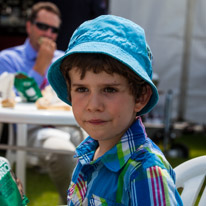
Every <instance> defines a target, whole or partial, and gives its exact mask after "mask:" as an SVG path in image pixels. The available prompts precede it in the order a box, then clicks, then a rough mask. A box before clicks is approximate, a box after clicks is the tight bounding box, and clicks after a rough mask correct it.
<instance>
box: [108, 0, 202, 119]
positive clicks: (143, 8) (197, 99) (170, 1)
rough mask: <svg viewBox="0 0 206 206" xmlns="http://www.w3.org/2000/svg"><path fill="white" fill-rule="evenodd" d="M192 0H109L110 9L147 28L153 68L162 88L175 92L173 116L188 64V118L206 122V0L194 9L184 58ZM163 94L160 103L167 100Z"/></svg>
mask: <svg viewBox="0 0 206 206" xmlns="http://www.w3.org/2000/svg"><path fill="white" fill-rule="evenodd" d="M188 1H189V0H181V1H180V0H155V1H154V0H110V13H111V14H114V15H118V16H123V17H125V18H128V19H131V20H133V21H134V22H136V23H137V24H139V25H140V26H142V27H143V28H144V29H145V33H146V38H147V41H148V44H149V45H150V47H151V50H152V53H153V56H154V61H153V69H154V72H155V73H157V74H158V75H159V77H160V83H159V90H160V91H161V92H163V93H164V94H165V93H166V92H167V91H168V90H169V89H172V90H173V92H174V100H173V118H177V117H178V113H179V109H178V108H179V95H180V91H181V90H180V86H181V83H180V82H181V78H180V77H181V71H182V67H183V61H188V63H189V65H188V66H187V68H186V69H187V70H188V72H187V74H188V75H189V76H188V80H189V82H188V87H187V94H186V95H187V96H186V103H185V105H184V108H185V115H184V117H185V120H188V121H194V122H198V123H206V13H205V12H204V11H205V9H206V1H205V0H192V1H193V2H195V1H196V2H195V3H196V5H193V7H192V9H193V11H194V13H192V12H191V15H193V16H194V18H192V20H193V23H191V24H190V28H192V32H191V35H192V40H191V41H190V48H191V49H190V50H189V52H190V53H189V55H187V59H185V56H184V55H183V54H184V49H185V47H184V46H185V32H184V31H185V28H186V22H187V20H188V17H187V11H188V7H187V6H188ZM164 98H165V97H164V95H160V102H159V105H160V106H163V104H164Z"/></svg>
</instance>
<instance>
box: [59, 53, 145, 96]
mask: <svg viewBox="0 0 206 206" xmlns="http://www.w3.org/2000/svg"><path fill="white" fill-rule="evenodd" d="M74 67H76V68H77V69H78V70H79V71H80V75H81V77H80V78H81V79H83V78H84V77H85V74H86V72H87V71H93V72H94V73H95V74H98V73H100V72H102V71H104V72H106V73H108V74H113V73H117V74H119V75H121V76H123V77H125V78H126V79H127V80H128V83H129V88H130V92H131V94H132V95H134V97H135V100H138V99H139V97H140V96H142V95H143V94H145V93H146V91H147V87H146V85H149V84H148V83H147V82H145V81H144V80H143V79H141V78H140V77H139V76H137V74H135V73H134V72H133V71H132V70H131V69H130V68H128V67H127V66H126V65H125V64H123V63H121V62H120V61H118V60H116V59H114V58H112V57H110V56H108V55H105V54H99V53H77V54H71V55H69V56H68V57H66V58H65V59H64V60H63V61H62V63H61V65H60V70H61V72H62V74H63V76H64V78H65V81H66V84H67V88H68V98H69V100H71V95H70V88H71V80H70V77H69V71H70V70H71V69H72V68H74Z"/></svg>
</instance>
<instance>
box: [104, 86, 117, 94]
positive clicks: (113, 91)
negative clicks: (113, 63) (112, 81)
mask: <svg viewBox="0 0 206 206" xmlns="http://www.w3.org/2000/svg"><path fill="white" fill-rule="evenodd" d="M104 92H107V93H115V92H117V89H115V88H113V87H106V88H105V89H104Z"/></svg>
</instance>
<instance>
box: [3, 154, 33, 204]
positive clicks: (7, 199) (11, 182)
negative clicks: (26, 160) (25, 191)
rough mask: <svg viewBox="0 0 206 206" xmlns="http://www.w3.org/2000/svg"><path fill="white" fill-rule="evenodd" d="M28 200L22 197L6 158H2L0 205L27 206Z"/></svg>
mask: <svg viewBox="0 0 206 206" xmlns="http://www.w3.org/2000/svg"><path fill="white" fill-rule="evenodd" d="M28 202H29V200H28V198H27V197H26V196H25V195H23V198H22V197H21V194H20V191H19V188H18V186H17V182H16V180H15V177H14V176H13V173H12V171H11V168H10V165H9V163H8V162H7V161H6V159H5V158H2V157H1V158H0V205H1V206H26V205H27V203H28Z"/></svg>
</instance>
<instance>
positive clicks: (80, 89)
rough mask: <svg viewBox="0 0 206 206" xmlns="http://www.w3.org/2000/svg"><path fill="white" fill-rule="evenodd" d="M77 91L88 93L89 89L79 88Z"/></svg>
mask: <svg viewBox="0 0 206 206" xmlns="http://www.w3.org/2000/svg"><path fill="white" fill-rule="evenodd" d="M76 91H77V92H87V91H88V89H87V88H86V87H78V88H76Z"/></svg>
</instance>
